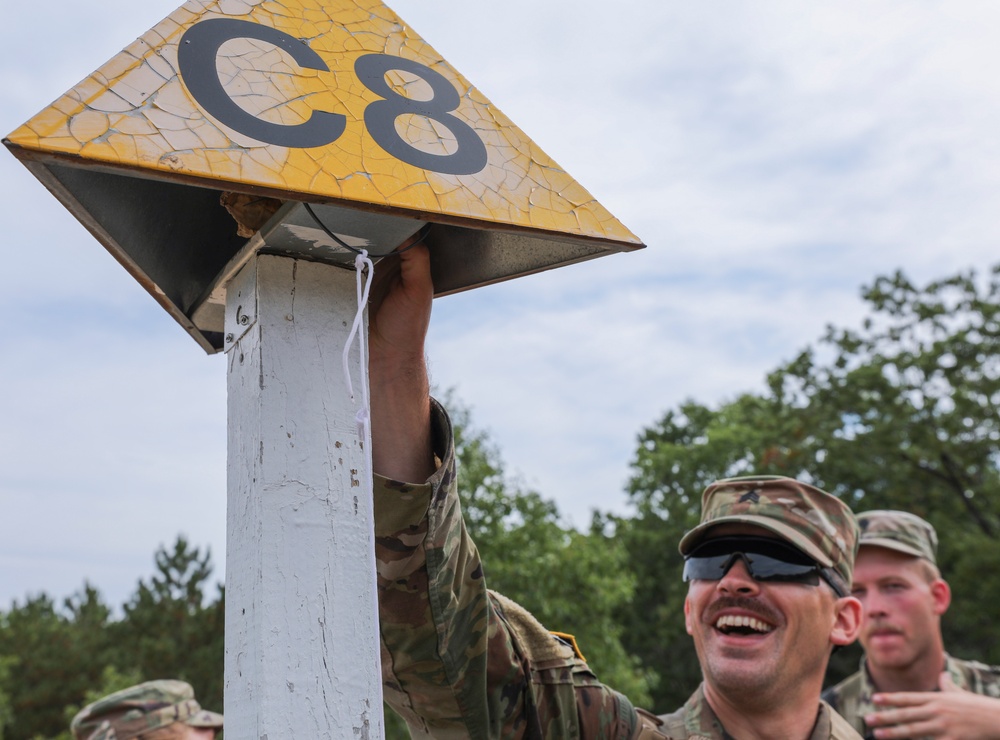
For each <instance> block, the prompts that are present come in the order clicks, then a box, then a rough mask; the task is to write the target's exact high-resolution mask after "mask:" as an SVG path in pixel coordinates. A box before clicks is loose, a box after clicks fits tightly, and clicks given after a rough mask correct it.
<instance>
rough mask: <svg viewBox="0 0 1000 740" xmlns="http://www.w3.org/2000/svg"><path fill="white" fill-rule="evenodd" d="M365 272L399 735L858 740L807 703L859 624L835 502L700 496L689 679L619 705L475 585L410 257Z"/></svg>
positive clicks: (379, 537)
mask: <svg viewBox="0 0 1000 740" xmlns="http://www.w3.org/2000/svg"><path fill="white" fill-rule="evenodd" d="M376 273H377V279H376V283H375V285H374V287H373V296H374V297H373V301H372V313H371V315H370V331H369V336H370V348H371V349H370V351H371V357H370V362H369V374H370V378H371V388H372V443H373V444H372V457H373V465H374V470H375V472H376V480H375V486H374V488H375V529H376V560H377V568H378V586H379V616H380V629H381V636H382V671H383V681H384V689H385V699H386V701H387V702H388V703H389V704H390V706H392V707H393V708H394V709H395V710H396V711H397V712H399V713H400V714H401V715H402V716H403V718H404V719H405V720H406V722H407V725H408V726H409V728H410V732H411V733H412V735H413V737H415V738H456V739H457V738H476V739H477V740H478V739H479V738H530V739H532V740H541V739H542V738H545V739H548V738H571V737H572V738H580V739H581V740H604V739H608V740H619V739H620V740H639V739H643V740H645V739H647V738H648V739H649V740H653V739H654V738H665V737H669V738H692V739H693V738H700V739H701V740H713V739H715V738H719V739H721V738H731V737H733V736H735V737H739V738H740V739H741V740H753V739H754V738H782V739H783V740H807V739H808V740H827V739H829V738H837V739H841V738H842V739H844V740H848V739H850V738H855V739H856V738H858V736H857V734H856V733H855V732H854V731H853V730H852V729H851V728H850V727H849V726H848V725H847V724H846V722H844V721H843V719H842V718H841V717H840V716H839V715H837V714H836V713H834V712H832V711H831V710H830V708H829V707H828V706H826V705H825V704H823V703H822V702H821V701H820V690H821V688H822V682H823V675H824V673H825V670H826V665H827V662H828V660H829V656H830V653H831V651H832V649H833V648H834V646H837V645H845V644H849V643H851V642H853V641H854V639H855V637H856V636H857V630H858V628H859V626H860V619H861V604H860V603H859V602H858V601H857V599H854V598H852V597H850V595H849V594H848V588H849V584H850V582H851V570H852V567H853V562H854V555H855V552H856V547H857V523H856V521H855V519H854V515H853V513H852V512H851V511H850V510H849V509H848V508H847V506H845V505H844V504H843V503H842V502H840V501H839V500H838V499H837V498H835V497H833V496H830V495H829V494H827V493H824V492H823V491H820V490H819V489H816V488H813V487H811V486H808V485H805V484H802V483H800V482H798V481H795V480H792V479H789V478H772V477H763V478H745V479H731V480H727V481H720V482H718V483H716V484H713V485H712V486H710V487H709V488H708V489H707V490H706V491H705V494H704V497H703V500H702V517H701V523H700V524H699V525H698V526H697V527H695V528H694V529H693V530H691V531H690V532H688V533H687V534H686V535H685V537H684V538H683V540H682V541H681V543H680V549H681V553H682V554H683V555H684V556H685V560H686V562H685V579H686V580H688V581H689V582H690V586H689V591H688V596H687V599H686V600H685V603H684V607H683V608H684V618H685V624H686V627H687V630H688V632H689V633H690V634H691V635H692V637H693V638H694V642H695V646H696V648H697V652H698V658H699V661H700V664H701V668H702V673H703V676H704V683H703V684H702V686H701V687H700V688H699V689H698V690H697V691H696V692H695V694H694V695H693V696H692V697H691V699H690V700H689V701H688V702H687V703H686V704H685V705H684V707H682V708H681V709H679V710H678V711H677V712H675V713H674V714H673V715H669V716H665V717H663V718H656V717H654V716H652V715H650V714H648V713H645V712H642V711H641V710H636V709H635V708H634V707H633V706H632V704H631V703H630V702H629V700H628V699H627V698H626V697H624V696H623V695H621V694H619V693H618V692H616V691H614V690H612V689H611V688H609V687H607V686H605V685H603V684H602V683H600V682H599V681H598V680H597V678H596V677H595V676H594V674H593V673H591V671H590V669H589V668H588V667H587V665H586V663H585V662H584V661H583V659H582V656H581V655H580V654H579V652H578V651H576V650H575V646H574V645H573V643H572V641H564V640H563V639H561V638H558V637H555V636H553V635H552V634H551V633H549V632H548V631H547V630H546V629H545V628H544V627H543V626H542V625H540V624H539V623H538V622H537V620H535V619H534V617H532V615H530V614H528V613H527V612H526V611H525V610H524V609H522V608H521V607H519V606H518V605H517V604H514V603H513V602H511V601H510V600H508V599H505V598H504V597H502V596H501V595H499V594H496V593H494V592H491V591H489V590H488V589H487V587H486V583H485V579H484V574H483V566H482V563H481V561H480V559H479V555H478V553H477V551H476V548H475V545H474V544H473V543H472V541H471V539H470V538H469V535H468V533H467V532H466V530H465V525H464V522H463V520H462V514H461V508H460V503H459V498H458V493H457V481H456V471H455V450H454V441H453V438H452V431H451V426H450V421H449V419H448V417H447V414H446V413H445V412H444V409H443V408H441V407H440V406H439V405H438V404H437V403H436V402H435V401H433V400H432V399H431V397H430V393H429V383H428V378H427V368H426V363H425V359H424V337H425V335H426V332H427V328H428V324H429V321H430V310H431V297H432V294H433V286H432V284H431V278H430V268H429V257H428V254H427V250H426V248H425V247H423V246H417V247H414V248H411V249H408V250H406V251H401V253H400V255H399V256H398V258H397V257H394V258H391V259H390V260H383V261H382V262H380V263H379V265H378V268H377V270H376ZM526 576H527V577H530V574H526ZM586 608H587V595H586V594H580V609H581V610H586ZM677 609H678V618H680V610H681V605H680V604H678V605H677Z"/></svg>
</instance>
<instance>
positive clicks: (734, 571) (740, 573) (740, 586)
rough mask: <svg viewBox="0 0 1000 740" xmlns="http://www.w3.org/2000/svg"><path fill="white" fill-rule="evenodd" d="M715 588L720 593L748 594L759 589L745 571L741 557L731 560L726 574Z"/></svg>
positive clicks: (745, 566) (744, 564)
mask: <svg viewBox="0 0 1000 740" xmlns="http://www.w3.org/2000/svg"><path fill="white" fill-rule="evenodd" d="M717 588H718V589H719V590H720V591H729V592H739V593H748V592H756V591H758V590H759V588H760V587H759V585H758V584H757V581H755V580H754V579H753V576H751V575H750V571H749V570H747V565H746V563H745V562H744V561H743V557H742V556H739V557H737V558H735V559H734V560H733V564H732V565H731V566H729V570H728V571H726V574H725V575H724V576H722V578H720V579H719V585H718V587H717Z"/></svg>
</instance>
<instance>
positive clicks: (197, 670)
mask: <svg viewBox="0 0 1000 740" xmlns="http://www.w3.org/2000/svg"><path fill="white" fill-rule="evenodd" d="M154 560H155V563H156V572H155V573H154V574H153V576H151V577H150V579H149V580H148V581H142V580H140V581H139V584H138V587H137V589H136V592H135V594H134V595H133V596H132V598H131V599H130V600H129V601H128V602H127V603H126V604H125V605H124V613H125V616H124V618H123V619H122V620H121V621H120V622H118V623H116V624H114V625H113V626H112V629H111V632H112V635H113V638H114V643H115V645H116V647H117V651H116V655H115V666H116V667H117V668H119V669H120V670H122V671H126V672H129V671H136V672H138V674H139V675H140V676H142V677H143V680H146V681H150V680H153V679H158V678H178V679H181V680H184V681H187V682H188V683H190V684H191V685H192V687H193V688H194V691H195V696H197V697H198V701H199V703H200V704H202V706H204V707H206V708H208V709H212V710H215V711H221V709H222V698H223V696H222V695H223V667H224V660H225V635H224V630H225V590H224V589H223V587H222V586H221V585H217V586H215V589H214V590H215V598H214V599H213V600H211V601H209V600H208V595H207V593H206V591H207V590H208V589H209V587H210V585H211V583H210V579H211V576H212V558H211V552H210V551H209V550H208V549H207V548H206V549H205V551H204V552H202V551H201V550H200V549H199V548H197V547H192V546H191V545H190V544H189V543H188V541H187V539H185V538H184V537H183V536H179V537H178V538H177V540H176V542H175V543H174V545H173V549H172V550H169V551H168V550H167V549H166V548H165V547H162V546H161V547H160V548H159V549H158V550H157V551H156V554H155V556H154Z"/></svg>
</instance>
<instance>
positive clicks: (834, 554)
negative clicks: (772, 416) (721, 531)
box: [680, 475, 858, 593]
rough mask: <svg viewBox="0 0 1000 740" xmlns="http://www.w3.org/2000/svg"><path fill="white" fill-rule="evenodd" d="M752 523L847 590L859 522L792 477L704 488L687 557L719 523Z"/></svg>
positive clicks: (685, 547)
mask: <svg viewBox="0 0 1000 740" xmlns="http://www.w3.org/2000/svg"><path fill="white" fill-rule="evenodd" d="M726 523H743V524H753V525H756V526H758V527H763V528H764V529H766V530H768V531H770V532H773V533H774V534H776V535H778V536H779V537H781V538H782V539H783V540H785V541H787V542H789V543H790V544H792V545H794V546H795V547H797V548H798V549H800V550H802V552H804V553H806V554H807V555H808V556H809V557H811V558H812V559H813V560H815V561H816V562H817V563H819V564H820V565H822V566H823V567H825V568H830V569H832V571H833V573H834V574H836V575H837V576H838V577H839V578H840V579H842V580H843V584H841V585H842V586H843V587H844V592H845V593H847V591H848V590H849V588H848V586H849V584H850V583H851V576H852V575H853V572H854V557H855V555H856V554H857V551H858V523H857V520H856V519H855V517H854V513H853V512H852V511H851V509H850V508H849V507H848V506H847V504H845V503H844V502H843V501H841V500H840V499H838V498H837V497H836V496H833V495H831V494H829V493H827V492H826V491H822V490H820V489H819V488H816V487H815V486H810V485H809V484H808V483H802V482H800V481H797V480H795V479H794V478H784V477H781V476H776V475H758V476H748V477H744V478H726V479H724V480H719V481H716V482H715V483H713V484H712V485H710V486H709V487H708V488H706V489H705V493H703V494H702V497H701V523H700V524H699V525H698V526H697V527H695V528H694V529H692V530H691V531H689V532H688V533H687V534H685V535H684V537H683V538H682V539H681V544H680V551H681V555H689V554H690V553H691V551H692V550H694V548H695V547H696V546H697V545H698V544H700V543H701V542H702V541H703V540H704V539H706V537H708V536H710V534H709V533H710V530H711V528H712V527H715V526H717V525H719V524H726Z"/></svg>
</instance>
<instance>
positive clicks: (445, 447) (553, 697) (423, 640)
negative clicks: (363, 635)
mask: <svg viewBox="0 0 1000 740" xmlns="http://www.w3.org/2000/svg"><path fill="white" fill-rule="evenodd" d="M433 424H434V430H433V432H434V435H433V436H434V445H435V453H436V455H437V456H438V458H439V459H440V461H441V465H440V467H439V469H438V470H437V472H435V474H434V475H433V476H431V478H430V479H429V480H428V481H427V482H426V483H424V484H421V485H413V484H408V483H400V482H395V481H391V480H387V479H385V478H380V477H378V476H376V479H375V536H376V537H375V557H376V567H377V570H378V594H379V617H380V630H381V649H382V678H383V689H384V693H385V700H386V702H387V703H388V704H389V705H390V706H391V707H392V708H393V709H395V710H396V711H397V712H398V713H399V714H400V715H401V716H402V717H403V719H404V720H406V723H407V725H408V727H409V729H410V733H411V735H412V736H413V737H414V738H436V739H442V740H451V739H453V738H454V739H458V738H512V739H519V738H525V739H527V740H543V739H544V740H549V739H550V738H552V739H555V738H580V739H581V740H588V739H590V738H593V740H598V739H599V738H600V739H602V740H603V738H609V739H617V738H621V740H627V739H628V738H629V737H630V736H631V734H632V732H633V729H634V724H635V711H634V710H633V709H632V708H631V705H630V704H628V701H627V700H626V699H624V697H620V696H619V695H617V694H615V693H614V692H611V691H610V690H608V689H606V688H604V687H603V686H602V687H599V688H596V687H594V686H588V687H587V691H586V698H587V699H590V700H592V704H594V705H596V706H597V707H598V708H600V707H605V708H607V707H612V708H613V711H614V712H616V713H617V714H616V716H614V717H612V716H611V712H610V711H603V712H601V711H598V712H597V715H599V716H598V717H597V720H598V721H595V719H593V718H591V717H592V715H594V712H593V709H590V708H588V707H583V708H582V709H583V710H586V711H583V712H582V714H583V715H584V716H581V707H580V704H581V701H580V699H579V697H578V696H577V694H576V692H575V691H573V690H572V689H571V690H570V691H568V692H567V691H566V690H565V689H566V684H565V682H564V681H563V680H556V681H552V682H550V681H548V680H540V679H541V678H543V676H542V675H541V673H544V671H542V672H541V673H540V672H538V671H537V670H533V668H532V666H531V665H530V662H529V660H528V658H527V656H526V653H525V652H524V650H523V648H522V646H519V645H518V643H517V641H516V639H515V638H514V636H513V633H512V631H511V629H510V626H509V625H508V623H507V622H506V621H505V619H504V615H503V612H502V609H500V608H499V607H498V605H497V602H496V601H495V600H494V599H493V598H491V597H490V595H489V594H488V592H487V590H486V583H485V579H484V578H483V568H482V563H481V562H480V558H479V553H478V551H477V550H476V547H475V544H474V543H473V542H472V540H471V538H470V537H469V534H468V532H467V531H466V529H465V523H464V522H463V520H462V512H461V506H460V503H459V498H458V492H457V480H456V472H455V451H454V444H453V440H452V431H451V423H450V421H449V419H448V417H447V414H446V413H445V412H444V410H443V409H442V408H441V407H440V406H439V405H438V404H437V403H435V404H434V420H433ZM533 674H535V675H534V676H533ZM547 675H548V674H547ZM562 675H563V676H569V681H570V686H571V687H572V685H573V681H572V676H571V672H570V673H563V674H562ZM602 692H603V693H602ZM619 699H620V701H619ZM618 715H621V716H620V717H619V716H618ZM581 719H587V722H586V724H591V725H592V726H593V727H594V729H595V731H598V732H603V731H604V730H602V729H601V728H604V729H605V730H609V731H608V732H607V733H606V734H592V733H589V732H585V733H584V734H580V733H581ZM609 728H614V732H611V731H610V729H609Z"/></svg>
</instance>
